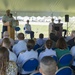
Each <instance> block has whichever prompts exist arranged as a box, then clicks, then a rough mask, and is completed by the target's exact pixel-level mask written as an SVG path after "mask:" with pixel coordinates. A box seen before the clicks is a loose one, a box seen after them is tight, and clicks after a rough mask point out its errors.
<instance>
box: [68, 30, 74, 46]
mask: <svg viewBox="0 0 75 75" xmlns="http://www.w3.org/2000/svg"><path fill="white" fill-rule="evenodd" d="M67 44H68V45H69V46H70V47H72V46H74V45H75V30H73V31H72V33H71V39H70V40H69V41H68V42H67Z"/></svg>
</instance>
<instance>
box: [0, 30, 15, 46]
mask: <svg viewBox="0 0 75 75" xmlns="http://www.w3.org/2000/svg"><path fill="white" fill-rule="evenodd" d="M4 38H9V40H10V42H11V46H13V45H14V40H13V39H12V38H10V37H9V33H8V31H5V32H4V33H3V39H4ZM3 39H1V40H0V44H1V43H2V40H3Z"/></svg>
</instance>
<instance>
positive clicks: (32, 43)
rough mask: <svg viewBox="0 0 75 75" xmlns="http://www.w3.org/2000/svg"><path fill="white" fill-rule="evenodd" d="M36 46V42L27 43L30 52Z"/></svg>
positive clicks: (29, 41)
mask: <svg viewBox="0 0 75 75" xmlns="http://www.w3.org/2000/svg"><path fill="white" fill-rule="evenodd" d="M34 46H35V41H34V40H32V39H30V40H28V42H27V48H28V51H30V50H31V49H33V48H34Z"/></svg>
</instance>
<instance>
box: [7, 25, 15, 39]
mask: <svg viewBox="0 0 75 75" xmlns="http://www.w3.org/2000/svg"><path fill="white" fill-rule="evenodd" d="M8 33H9V36H10V38H12V39H13V40H15V30H14V28H13V27H12V26H11V25H8Z"/></svg>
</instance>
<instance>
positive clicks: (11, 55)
mask: <svg viewBox="0 0 75 75" xmlns="http://www.w3.org/2000/svg"><path fill="white" fill-rule="evenodd" d="M8 51H9V60H10V61H14V62H15V63H16V61H17V56H16V55H15V53H13V52H12V51H10V50H9V49H8Z"/></svg>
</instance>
